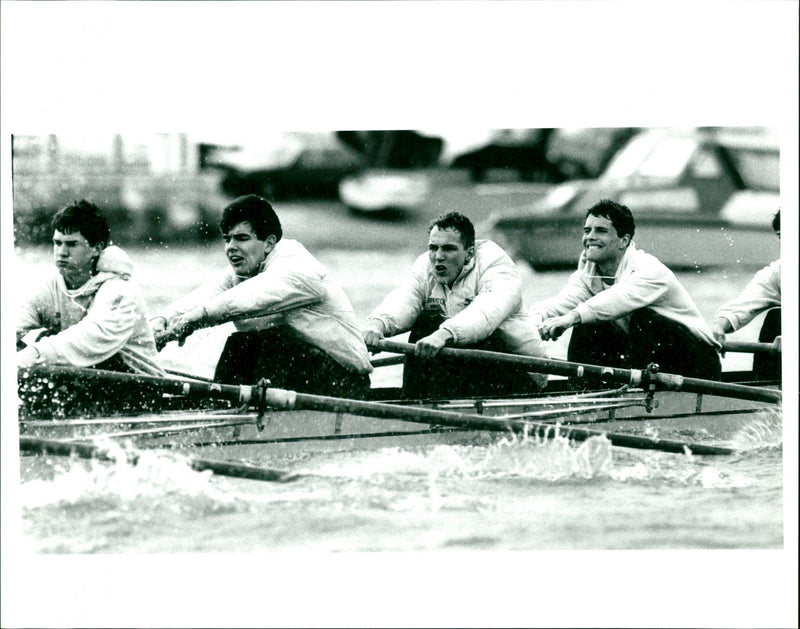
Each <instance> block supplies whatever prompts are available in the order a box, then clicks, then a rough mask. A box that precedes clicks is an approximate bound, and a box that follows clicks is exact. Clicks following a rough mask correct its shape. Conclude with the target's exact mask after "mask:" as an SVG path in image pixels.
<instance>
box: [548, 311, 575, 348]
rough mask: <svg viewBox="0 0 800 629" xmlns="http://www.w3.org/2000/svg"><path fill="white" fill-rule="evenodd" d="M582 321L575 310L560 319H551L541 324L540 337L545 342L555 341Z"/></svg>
mask: <svg viewBox="0 0 800 629" xmlns="http://www.w3.org/2000/svg"><path fill="white" fill-rule="evenodd" d="M580 320H581V317H580V315H579V314H578V313H577V312H575V311H574V310H573V311H572V312H568V313H567V314H565V315H562V316H560V317H550V318H549V319H545V320H544V321H542V322H541V324H539V335H540V336H541V337H542V339H544V340H545V341H555V340H556V339H558V338H559V337H560V336H561V335H562V334H564V332H566V331H567V330H569V329H570V328H571V327H572V326H574V325H577V324H578V323H580Z"/></svg>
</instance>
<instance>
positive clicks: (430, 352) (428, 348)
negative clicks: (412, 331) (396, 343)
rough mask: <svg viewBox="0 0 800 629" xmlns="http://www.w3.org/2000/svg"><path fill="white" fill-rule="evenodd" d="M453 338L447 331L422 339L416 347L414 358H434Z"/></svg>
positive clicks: (437, 331) (440, 331)
mask: <svg viewBox="0 0 800 629" xmlns="http://www.w3.org/2000/svg"><path fill="white" fill-rule="evenodd" d="M452 338H453V335H452V334H450V332H448V331H447V330H441V329H439V330H436V332H434V333H433V334H429V335H428V336H426V337H425V338H421V339H420V340H419V341H417V342H416V344H415V345H414V356H419V357H420V358H433V357H434V356H436V354H438V353H439V351H440V350H441V349H442V348H443V347H444V346H445V345H447V342H448V341H449V340H451V339H452Z"/></svg>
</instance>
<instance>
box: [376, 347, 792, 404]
mask: <svg viewBox="0 0 800 629" xmlns="http://www.w3.org/2000/svg"><path fill="white" fill-rule="evenodd" d="M373 347H374V348H376V349H380V350H383V351H387V352H395V353H399V354H413V353H414V345H413V344H411V343H400V342H398V341H389V340H386V339H382V340H380V341H378V342H377V343H375V344H374V345H373ZM438 355H440V356H443V357H452V358H461V359H464V360H482V361H489V362H496V363H503V364H507V365H516V366H518V367H521V368H525V369H527V370H528V371H537V372H540V373H549V374H554V375H558V376H568V377H573V378H596V379H599V380H601V381H603V382H618V383H621V384H629V385H631V386H641V385H642V384H643V372H642V371H641V370H639V369H621V368H617V367H603V366H600V365H587V364H583V363H574V362H570V361H566V360H557V359H554V358H537V357H535V356H520V355H517V354H502V353H500V352H489V351H485V350H477V349H456V348H452V347H445V348H442V349H441V350H440V351H439V354H438ZM650 377H651V378H652V379H653V380H654V381H655V382H656V383H658V384H660V385H661V386H662V387H663V388H666V389H668V390H672V391H689V392H692V393H707V394H711V395H721V396H725V397H731V398H736V399H742V400H752V401H756V402H771V403H773V404H779V403H780V402H781V400H782V396H781V392H780V391H776V390H774V389H763V388H761V387H751V386H744V385H737V384H729V383H724V382H716V381H714V380H703V379H701V378H685V377H683V376H678V375H673V374H664V373H657V374H654V375H651V376H650Z"/></svg>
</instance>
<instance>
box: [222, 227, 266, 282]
mask: <svg viewBox="0 0 800 629" xmlns="http://www.w3.org/2000/svg"><path fill="white" fill-rule="evenodd" d="M222 238H223V240H224V241H225V257H226V258H228V262H229V263H230V265H231V266H232V267H233V272H234V273H236V275H239V276H243V277H252V276H254V275H255V274H256V273H258V268H259V267H260V266H261V263H262V262H263V261H264V259H265V258H266V257H267V254H268V253H269V252H270V251H272V249H273V247H274V246H275V236H268V237H267V239H266V240H259V238H258V236H256V233H255V231H253V227H252V226H251V225H250V223H249V222H248V221H243V222H241V223H237V224H236V225H234V226H233V227H231V229H230V231H228V232H227V233H225V234H223V235H222Z"/></svg>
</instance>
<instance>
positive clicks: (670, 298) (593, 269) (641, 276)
mask: <svg viewBox="0 0 800 629" xmlns="http://www.w3.org/2000/svg"><path fill="white" fill-rule="evenodd" d="M603 279H604V278H603V277H601V276H600V274H599V272H598V270H597V265H596V264H595V263H594V262H589V261H588V260H587V259H586V253H585V252H583V253H581V257H580V260H579V261H578V269H577V271H575V272H574V273H573V274H572V275H570V277H569V279H568V280H567V284H566V285H565V286H564V288H562V289H561V291H560V292H559V293H558V294H557V295H556V296H555V297H551V298H550V299H545V300H543V301H540V302H539V303H537V304H535V305H534V306H533V307H532V308H531V313H532V315H533V317H534V318H539V317H541V318H542V319H547V318H549V317H555V316H560V315H565V314H567V313H568V312H570V311H572V310H575V311H576V312H577V313H578V314H579V315H580V316H581V322H582V323H595V322H598V321H612V322H613V323H615V324H616V325H618V326H619V327H621V328H622V329H623V330H625V331H626V332H627V331H628V328H629V325H630V316H631V313H633V312H634V311H635V310H639V309H640V308H651V309H652V310H653V311H654V312H657V313H658V314H660V315H663V316H665V317H667V318H668V319H672V320H673V321H676V322H678V323H680V324H682V325H683V326H685V327H686V328H687V329H688V330H689V331H690V332H691V333H692V334H694V335H695V336H696V337H697V338H699V339H701V340H702V341H704V342H705V343H708V344H709V345H713V346H714V347H717V348H719V347H720V345H719V343H717V341H716V340H715V339H714V337H713V335H712V334H711V330H710V329H709V327H708V324H707V323H706V322H705V320H704V319H703V317H702V315H701V314H700V311H699V310H698V308H697V305H696V304H695V303H694V301H693V300H692V298H691V297H690V296H689V293H688V292H687V291H686V289H685V288H684V287H683V285H682V284H681V283H680V282H679V281H678V279H677V278H676V277H675V274H674V273H673V272H672V271H670V270H669V269H668V268H667V267H666V266H665V265H664V264H663V263H662V262H661V261H659V260H658V259H657V258H656V257H655V256H652V255H650V254H649V253H645V252H644V251H642V250H641V249H637V248H636V245H635V244H634V243H633V242H631V243H630V244H629V245H628V249H627V251H626V252H625V254H624V255H623V256H622V260H620V263H619V266H618V267H617V272H616V273H615V275H614V278H613V280H614V282H613V284H610V285H606V284H604V283H603ZM608 279H610V278H608Z"/></svg>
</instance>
